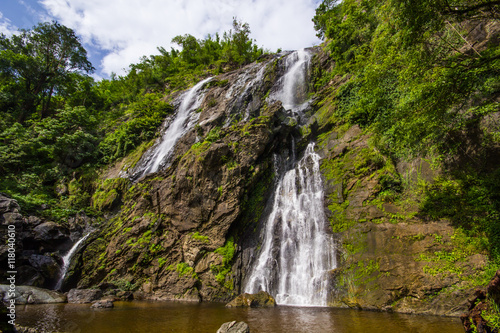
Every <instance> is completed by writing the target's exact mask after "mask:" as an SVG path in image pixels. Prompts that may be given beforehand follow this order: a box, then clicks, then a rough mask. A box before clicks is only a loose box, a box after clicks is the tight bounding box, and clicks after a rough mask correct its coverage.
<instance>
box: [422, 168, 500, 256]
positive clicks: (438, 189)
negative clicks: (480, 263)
mask: <svg viewBox="0 0 500 333" xmlns="http://www.w3.org/2000/svg"><path fill="white" fill-rule="evenodd" d="M450 176H451V175H448V176H442V177H440V178H438V179H437V180H436V181H435V182H434V183H433V184H431V185H428V186H427V187H426V188H425V192H424V195H425V196H424V199H423V200H422V203H421V209H422V212H423V213H425V214H426V215H428V216H429V217H431V218H440V217H445V218H449V219H450V220H451V221H452V222H453V223H454V224H455V225H457V226H460V227H462V228H463V230H464V231H465V232H466V233H467V234H468V235H476V236H483V237H487V239H488V247H489V249H490V253H491V254H492V256H493V257H494V258H500V201H499V197H498V194H499V193H500V192H499V188H498V186H499V185H498V184H499V182H500V178H499V176H500V172H498V171H496V172H493V173H490V174H486V175H482V174H478V173H477V171H474V170H463V172H459V173H457V174H455V175H454V177H450Z"/></svg>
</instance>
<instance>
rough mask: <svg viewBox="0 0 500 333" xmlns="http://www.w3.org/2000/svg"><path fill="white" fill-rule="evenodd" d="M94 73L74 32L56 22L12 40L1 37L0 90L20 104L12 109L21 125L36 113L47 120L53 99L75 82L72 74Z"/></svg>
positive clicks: (28, 31)
mask: <svg viewBox="0 0 500 333" xmlns="http://www.w3.org/2000/svg"><path fill="white" fill-rule="evenodd" d="M93 71H94V67H93V66H92V64H91V63H90V62H89V61H88V59H87V52H86V50H85V49H84V48H83V46H82V45H81V44H80V41H79V39H78V37H77V36H76V35H75V33H74V31H73V30H72V29H69V28H67V27H65V26H63V25H60V24H59V23H57V22H52V23H48V22H45V23H39V24H38V25H37V26H35V27H34V28H33V29H32V30H20V34H18V35H13V36H12V37H11V38H7V37H6V36H5V35H3V34H2V35H0V84H1V87H0V89H1V90H0V91H2V92H3V93H4V94H10V98H12V99H14V100H15V101H18V102H17V103H15V105H10V106H11V108H12V107H13V108H14V109H15V110H12V111H14V112H15V113H16V114H17V117H18V120H20V121H21V122H24V120H25V119H26V118H27V117H28V116H30V115H31V114H33V113H38V114H39V116H40V118H42V119H43V118H45V117H46V116H47V115H49V114H50V111H51V100H52V97H53V96H54V94H56V93H57V92H58V91H60V90H63V89H64V87H65V86H67V85H68V84H70V83H71V82H72V79H73V78H74V75H72V74H74V73H82V72H84V73H91V72H93ZM4 103H5V101H4ZM11 104H12V103H11Z"/></svg>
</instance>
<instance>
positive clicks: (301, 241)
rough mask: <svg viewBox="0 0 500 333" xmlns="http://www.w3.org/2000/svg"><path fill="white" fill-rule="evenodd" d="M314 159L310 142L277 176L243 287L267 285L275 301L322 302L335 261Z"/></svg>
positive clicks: (247, 289)
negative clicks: (290, 166)
mask: <svg viewBox="0 0 500 333" xmlns="http://www.w3.org/2000/svg"><path fill="white" fill-rule="evenodd" d="M319 161H320V157H319V155H318V154H316V153H315V151H314V144H309V146H308V147H307V149H306V151H305V154H304V156H303V157H302V159H301V160H300V161H298V163H297V164H296V167H295V168H293V169H291V170H289V171H287V172H286V173H285V175H284V176H283V177H282V178H281V179H280V181H279V183H278V185H277V187H276V190H275V194H274V201H273V203H272V204H273V207H272V211H271V213H270V215H269V217H268V219H267V221H266V222H265V235H264V240H263V243H262V247H261V251H260V254H259V255H258V257H257V260H256V261H255V263H254V266H253V269H252V271H251V274H250V275H249V277H248V278H247V281H246V284H245V288H244V290H245V292H248V293H257V292H259V291H260V290H264V291H267V292H269V293H270V294H271V295H273V296H274V297H275V298H276V302H277V303H278V304H284V305H301V306H326V302H327V290H328V271H330V270H332V269H334V268H335V267H336V257H335V247H334V240H333V236H332V235H331V234H329V233H328V232H327V227H328V222H327V219H326V216H325V213H324V210H323V183H322V179H321V174H320V169H319V166H320V163H319Z"/></svg>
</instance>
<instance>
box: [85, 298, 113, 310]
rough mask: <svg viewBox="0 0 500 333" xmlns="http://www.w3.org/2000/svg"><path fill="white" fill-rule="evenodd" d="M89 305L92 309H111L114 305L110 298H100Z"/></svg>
mask: <svg viewBox="0 0 500 333" xmlns="http://www.w3.org/2000/svg"><path fill="white" fill-rule="evenodd" d="M90 307H91V308H93V309H111V308H113V307H114V305H113V301H112V300H110V299H104V300H100V301H96V302H94V303H92V305H91V306H90Z"/></svg>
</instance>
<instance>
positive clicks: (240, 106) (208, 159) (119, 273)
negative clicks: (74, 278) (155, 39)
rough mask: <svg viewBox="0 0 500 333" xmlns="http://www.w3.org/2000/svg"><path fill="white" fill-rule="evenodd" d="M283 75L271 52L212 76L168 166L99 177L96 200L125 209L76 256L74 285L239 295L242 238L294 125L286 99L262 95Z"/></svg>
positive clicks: (157, 293) (161, 295)
mask: <svg viewBox="0 0 500 333" xmlns="http://www.w3.org/2000/svg"><path fill="white" fill-rule="evenodd" d="M283 71H284V68H283V59H281V58H280V57H279V56H275V57H269V58H265V59H262V62H261V63H256V64H252V65H249V66H248V67H246V68H243V69H242V70H240V71H237V72H232V73H229V74H224V75H220V76H218V77H215V78H213V79H212V80H211V81H209V82H208V83H206V85H205V86H204V87H202V88H201V90H200V92H199V93H200V94H201V95H203V96H204V97H203V99H202V101H201V102H200V106H199V108H198V109H197V110H195V112H197V113H199V115H198V116H197V117H198V120H197V123H196V125H195V126H193V127H192V129H190V130H188V131H187V132H186V133H185V134H184V135H183V136H182V137H181V138H180V139H179V140H178V141H177V143H176V145H175V148H174V150H173V153H172V154H171V156H172V157H171V158H170V160H169V161H168V163H167V164H168V167H166V168H164V169H163V170H161V171H159V172H156V173H152V174H149V175H146V176H145V177H143V178H141V179H140V180H138V181H137V182H135V183H132V182H131V181H129V180H127V179H124V178H114V179H113V178H108V179H105V180H103V184H102V186H101V190H100V191H98V192H97V193H96V195H95V196H94V200H96V201H97V200H98V199H99V198H101V199H102V198H108V199H105V200H104V201H106V202H108V204H106V205H105V206H106V207H108V208H110V209H111V208H112V207H117V205H119V204H120V203H121V207H120V208H119V210H118V211H115V212H114V213H110V218H109V220H108V221H107V222H106V223H105V225H103V226H102V227H101V231H100V232H99V233H96V234H95V235H94V236H93V239H91V240H89V242H88V243H87V246H86V248H85V250H84V251H83V252H82V254H81V259H80V260H79V265H81V269H76V270H75V272H77V273H79V276H80V278H79V282H78V287H90V286H93V285H96V284H99V283H102V282H111V283H115V284H119V285H123V284H126V285H129V286H131V288H132V287H135V288H138V289H139V290H140V291H142V292H143V293H144V294H145V295H146V297H148V298H152V299H184V300H200V299H203V300H228V299H230V298H231V297H232V296H233V295H234V294H235V293H237V292H239V287H240V279H241V276H240V271H239V270H238V269H236V268H234V269H233V267H232V265H233V263H235V262H238V261H237V260H236V255H235V253H237V252H238V243H239V241H240V238H241V236H242V235H243V234H244V233H247V234H248V233H250V234H251V233H252V230H253V229H254V228H256V222H257V221H258V219H259V216H260V214H261V213H262V209H263V205H264V202H265V200H266V198H267V195H268V192H269V191H270V190H271V189H272V182H273V177H274V169H273V160H272V157H273V153H275V152H278V151H281V150H282V149H283V147H288V146H289V143H288V140H289V138H290V135H291V133H293V132H294V131H297V129H296V128H295V125H296V123H297V121H296V120H295V119H292V118H290V117H289V116H290V114H289V113H288V112H286V111H285V109H284V108H283V107H282V104H281V103H280V102H272V101H269V100H268V99H266V97H267V95H268V94H269V92H270V90H271V88H272V87H273V85H274V84H275V82H276V81H277V80H278V79H279V77H280V76H282V75H283ZM256 78H258V80H257V79H256ZM195 116H196V115H195ZM113 174H114V175H117V174H119V173H118V172H116V171H115V172H113V171H110V172H108V173H107V176H108V177H109V176H110V175H113ZM109 198H111V199H109ZM117 203H118V204H117ZM111 214H114V215H113V216H112V215H111ZM249 230H250V231H249Z"/></svg>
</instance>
